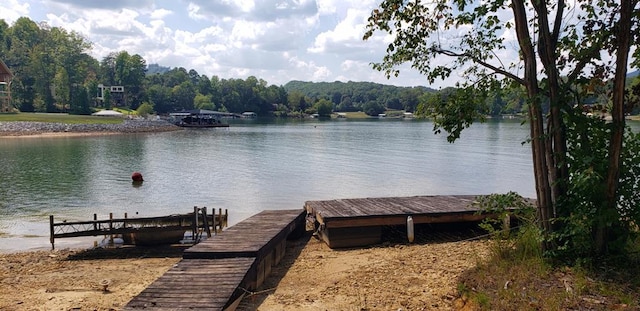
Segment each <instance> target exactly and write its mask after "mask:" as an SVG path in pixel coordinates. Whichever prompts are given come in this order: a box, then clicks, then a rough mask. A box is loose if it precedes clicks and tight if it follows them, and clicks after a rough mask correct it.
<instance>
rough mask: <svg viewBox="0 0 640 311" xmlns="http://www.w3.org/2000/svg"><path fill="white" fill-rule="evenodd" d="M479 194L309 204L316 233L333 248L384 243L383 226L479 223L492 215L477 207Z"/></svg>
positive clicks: (345, 200)
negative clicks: (408, 218)
mask: <svg viewBox="0 0 640 311" xmlns="http://www.w3.org/2000/svg"><path fill="white" fill-rule="evenodd" d="M476 197H477V196H475V195H449V196H446V195H438V196H413V197H389V198H362V199H340V200H325V201H307V202H305V209H306V211H307V213H308V214H309V215H310V216H312V217H313V218H314V219H315V222H316V227H317V228H316V229H317V230H316V231H317V233H318V234H319V236H320V237H321V238H322V239H323V240H324V241H325V242H326V243H327V245H329V247H331V248H341V247H356V246H365V245H371V244H377V243H380V241H381V235H382V227H383V226H400V225H404V226H406V224H407V217H408V216H411V217H412V219H413V223H414V224H425V223H458V222H476V221H480V220H482V219H484V218H486V217H487V216H488V215H482V214H479V213H478V212H479V208H478V207H476V206H473V202H474V201H475V198H476Z"/></svg>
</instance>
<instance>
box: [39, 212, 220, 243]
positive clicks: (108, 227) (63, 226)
mask: <svg viewBox="0 0 640 311" xmlns="http://www.w3.org/2000/svg"><path fill="white" fill-rule="evenodd" d="M228 218H229V214H228V211H227V210H225V212H224V214H223V213H222V209H218V213H217V214H216V210H215V209H212V211H211V213H210V214H208V213H207V208H206V207H202V208H200V207H197V206H194V208H193V213H187V214H174V215H169V216H158V217H141V218H129V217H128V215H127V214H126V213H125V214H124V218H113V213H110V214H109V219H102V220H98V217H97V215H96V214H93V220H89V221H74V222H68V221H62V222H58V223H56V222H55V221H54V217H53V215H51V216H49V240H50V242H51V248H52V249H54V248H55V239H57V238H71V237H83V236H100V235H104V236H110V237H111V238H113V236H122V237H123V239H124V240H125V241H131V242H132V243H135V242H136V238H137V239H138V241H137V242H141V243H140V244H144V242H147V241H149V239H150V238H161V237H162V236H167V237H169V236H168V234H173V235H175V236H176V237H177V238H178V240H181V239H182V237H183V236H184V233H185V232H187V231H191V232H192V237H193V238H194V240H195V239H197V238H198V237H199V236H201V235H202V234H203V233H206V234H207V236H208V237H211V236H212V232H213V233H217V232H220V231H222V228H224V227H226V226H227V221H228ZM176 234H177V235H176Z"/></svg>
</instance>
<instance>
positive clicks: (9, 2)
mask: <svg viewBox="0 0 640 311" xmlns="http://www.w3.org/2000/svg"><path fill="white" fill-rule="evenodd" d="M30 7H31V6H30V4H29V3H25V2H23V1H17V0H4V1H1V2H0V12H2V19H4V21H5V22H7V24H9V25H11V24H13V23H14V22H15V21H16V20H17V19H18V18H20V17H21V16H28V15H29V11H30V10H29V9H30Z"/></svg>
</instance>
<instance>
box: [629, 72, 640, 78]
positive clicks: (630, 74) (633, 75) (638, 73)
mask: <svg viewBox="0 0 640 311" xmlns="http://www.w3.org/2000/svg"><path fill="white" fill-rule="evenodd" d="M638 75H640V70H636V71H634V72H629V73H627V79H631V78H635V77H637V76H638Z"/></svg>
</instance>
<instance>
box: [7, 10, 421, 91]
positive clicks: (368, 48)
mask: <svg viewBox="0 0 640 311" xmlns="http://www.w3.org/2000/svg"><path fill="white" fill-rule="evenodd" d="M7 1H8V2H7ZM5 2H7V3H8V4H10V5H7V4H5ZM378 2H379V0H364V1H361V0H255V1H253V0H242V1H237V0H218V1H205V0H178V1H167V2H158V1H149V0H142V1H140V2H138V1H136V2H133V1H125V0H112V1H109V2H108V3H107V2H100V3H98V1H85V0H37V1H36V0H24V1H22V2H20V3H18V2H17V0H5V1H3V2H1V3H0V9H3V10H2V12H3V15H5V16H12V17H11V18H12V20H15V19H17V17H18V16H28V17H29V18H31V19H32V20H34V21H36V22H40V21H44V22H47V23H49V24H50V25H51V26H60V27H63V28H65V29H68V30H74V31H77V32H79V33H81V34H83V35H84V36H85V37H86V38H88V40H89V41H91V42H92V43H93V48H92V50H91V51H90V53H91V55H93V56H94V57H96V58H97V59H98V60H101V59H102V58H103V57H105V56H106V55H108V54H109V53H112V52H118V51H122V50H126V51H127V52H129V53H130V54H139V55H141V56H142V57H143V58H144V59H145V60H146V61H147V63H148V64H152V63H158V64H160V65H162V66H169V67H184V68H186V69H195V70H196V71H198V72H199V73H200V74H206V75H208V76H213V75H216V76H218V77H220V78H221V79H229V78H241V79H245V78H246V77H247V76H250V75H253V76H256V77H257V78H259V79H264V80H265V81H267V82H268V83H269V84H276V85H279V84H285V83H287V82H288V81H290V80H305V81H336V80H338V81H373V82H379V83H385V84H395V85H411V86H413V85H425V84H426V83H425V79H424V78H423V77H422V76H420V75H419V74H417V73H416V72H415V70H412V69H410V68H409V67H408V66H404V67H402V71H401V74H400V77H399V78H393V79H391V80H387V79H386V77H385V76H384V74H383V73H380V72H377V71H375V70H373V69H372V67H371V65H370V64H371V63H372V62H378V61H381V60H382V57H383V56H384V53H385V49H386V46H387V44H388V42H389V41H390V40H391V37H389V36H388V35H384V34H381V33H379V34H377V35H376V36H374V37H372V38H370V39H369V40H368V41H363V40H362V36H363V34H364V31H365V25H366V23H367V18H368V17H369V15H370V13H371V11H372V10H373V9H374V8H375V7H376V6H377V4H378ZM3 6H4V7H5V8H3ZM7 8H8V9H7ZM5 18H6V19H8V18H7V17H5ZM12 20H10V19H8V21H9V22H10V21H12Z"/></svg>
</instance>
